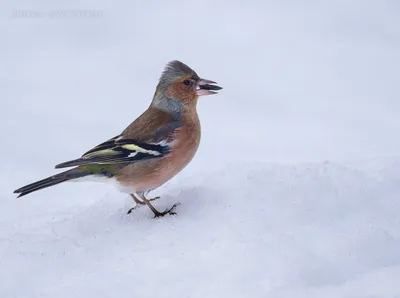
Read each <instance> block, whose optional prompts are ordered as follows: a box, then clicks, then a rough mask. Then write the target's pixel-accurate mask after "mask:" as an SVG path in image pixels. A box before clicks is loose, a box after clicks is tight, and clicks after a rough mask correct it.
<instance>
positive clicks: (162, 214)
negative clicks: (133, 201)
mask: <svg viewBox="0 0 400 298" xmlns="http://www.w3.org/2000/svg"><path fill="white" fill-rule="evenodd" d="M138 196H139V197H140V198H141V199H142V200H143V202H144V203H145V204H146V205H147V206H148V207H149V208H150V210H151V211H153V213H154V217H162V216H164V215H166V214H170V215H175V214H176V212H174V209H175V208H176V207H177V206H178V205H179V203H177V204H174V205H173V206H172V207H171V208H169V209H166V210H165V211H164V212H160V211H158V210H157V209H156V208H154V206H153V205H151V204H150V201H151V200H148V199H146V198H145V196H144V193H138ZM155 199H156V198H155Z"/></svg>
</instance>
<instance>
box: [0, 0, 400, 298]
mask: <svg viewBox="0 0 400 298" xmlns="http://www.w3.org/2000/svg"><path fill="white" fill-rule="evenodd" d="M55 9H57V10H63V9H64V10H71V9H72V10H80V9H86V10H88V9H89V10H90V9H91V10H99V11H100V12H101V15H100V16H99V17H97V18H65V17H49V16H47V17H46V12H50V11H52V10H55ZM15 10H32V11H39V12H42V13H43V14H42V16H41V17H36V18H35V17H25V18H16V17H13V11H15ZM0 18H1V19H0V21H1V26H0V34H1V38H2V40H1V42H2V46H1V55H0V59H1V61H0V62H1V63H0V64H1V68H0V98H1V100H0V119H1V120H0V121H1V130H0V133H1V135H0V137H1V139H2V140H3V143H2V144H3V146H1V148H0V153H1V154H2V156H3V160H2V171H1V173H0V175H1V176H0V178H1V181H2V183H0V194H1V196H0V297H6V298H8V297H18V298H19V297H40V298H42V297H99V298H101V297H113V298H115V297H118V298H124V297H189V298H191V297H257V298H258V297H277V298H281V297H282V298H286V297H290V298H293V297H318V298H319V297H328V298H329V297H332V298H333V297H334V298H337V297H349V298H357V297H400V283H399V281H400V216H399V210H400V153H399V152H400V138H399V137H398V135H399V131H400V117H399V113H400V101H399V97H400V91H399V88H398V77H399V76H398V72H399V69H400V55H399V53H400V4H399V2H398V1H344V0H341V1H330V2H328V1H300V2H298V1H297V2H295V1H288V0H282V1H247V2H246V4H244V2H240V1H230V2H229V3H228V2H226V1H222V0H221V1H211V0H204V1H201V2H198V1H197V2H178V1H163V2H161V1H159V2H156V1H147V2H144V1H141V2H139V1H130V2H129V1H124V2H119V4H116V3H115V2H112V1H105V0H101V1H94V0H92V1H90V0H89V1H76V0H71V1H69V2H65V3H56V2H54V1H49V0H46V1H40V0H37V1H35V2H34V3H32V2H28V1H26V0H20V1H3V2H2V3H1V10H0ZM173 59H179V60H182V61H183V62H185V63H187V64H188V65H190V66H192V67H193V68H194V69H195V70H196V71H197V72H198V73H199V75H201V76H203V77H204V78H207V79H212V80H215V81H217V82H218V83H219V84H220V85H221V86H223V87H224V89H223V90H222V91H221V92H220V94H219V95H215V96H209V97H204V98H201V100H200V102H199V114H200V118H201V121H202V128H203V135H202V142H201V146H200V150H199V152H198V154H197V155H196V157H195V159H194V160H193V162H192V163H191V164H190V165H189V166H188V167H187V168H186V169H185V170H184V171H183V172H182V173H181V174H180V175H178V176H177V177H176V178H174V179H173V180H171V181H170V182H169V183H167V184H166V185H164V186H162V187H160V188H159V189H158V190H156V191H155V192H154V196H156V195H161V196H162V197H163V199H162V200H159V201H157V202H155V205H156V207H157V208H159V209H160V210H161V209H163V208H166V207H169V206H171V205H172V204H173V203H175V202H181V203H182V204H181V205H180V206H179V207H178V208H177V212H178V215H177V216H168V217H164V218H160V219H153V218H152V215H151V212H150V211H149V210H148V209H146V208H140V209H138V210H136V211H135V212H134V213H132V214H130V215H127V214H126V212H127V210H128V209H129V208H131V207H132V205H133V202H132V200H131V198H130V197H129V196H127V195H125V194H123V193H119V192H117V191H116V190H115V189H114V188H112V187H111V186H109V185H102V184H94V183H86V184H85V183H69V184H62V185H59V186H56V187H53V188H49V189H46V190H43V191H40V192H37V193H33V194H31V195H29V196H27V197H24V198H23V199H21V200H15V195H13V194H12V191H13V190H14V189H16V188H18V187H20V186H23V185H24V184H26V183H29V182H33V181H34V180H35V179H40V178H43V177H46V176H48V175H51V174H53V173H56V172H57V171H56V170H54V169H53V167H54V165H55V164H57V163H59V162H62V161H65V160H69V159H72V158H75V157H78V156H80V155H81V154H82V153H83V152H85V151H86V150H88V149H90V148H91V147H93V146H95V145H97V144H98V143H100V142H102V141H104V140H105V139H107V138H110V137H113V136H115V135H116V134H117V133H118V132H120V131H121V130H122V129H123V128H125V126H126V125H128V124H129V123H130V122H131V121H132V120H133V119H134V118H136V117H137V116H138V115H139V114H140V113H141V112H142V111H143V110H144V109H145V108H146V107H147V105H148V104H149V101H150V99H151V96H152V95H153V92H154V87H155V85H156V82H157V79H158V76H159V75H160V73H161V70H162V68H163V67H164V65H165V63H166V62H168V61H170V60H173Z"/></svg>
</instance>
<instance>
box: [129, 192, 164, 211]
mask: <svg viewBox="0 0 400 298" xmlns="http://www.w3.org/2000/svg"><path fill="white" fill-rule="evenodd" d="M130 196H131V197H132V199H133V200H134V201H135V203H136V205H135V206H134V207H132V208H131V209H129V210H128V213H127V214H130V213H131V212H132V211H133V210H135V209H137V208H139V207H140V206H143V205H146V203H145V202H143V201H141V200H139V199H138V198H137V197H136V196H135V194H130ZM159 198H160V197H155V198H152V199H150V200H149V201H155V200H158V199H159Z"/></svg>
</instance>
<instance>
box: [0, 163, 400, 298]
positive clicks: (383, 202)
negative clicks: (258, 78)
mask: <svg viewBox="0 0 400 298" xmlns="http://www.w3.org/2000/svg"><path fill="white" fill-rule="evenodd" d="M378 165H379V166H378ZM398 165H399V163H398V162H396V161H391V162H386V161H385V162H383V161H382V162H381V163H379V162H377V161H374V162H373V163H371V164H363V165H341V164H335V163H329V162H326V163H310V164H297V165H284V164H271V163H244V164H230V165H227V166H226V167H224V168H220V169H215V170H213V171H212V172H211V173H210V172H206V171H205V170H204V171H203V172H201V171H200V172H199V171H198V172H196V175H194V176H184V175H183V176H178V177H177V178H175V179H174V180H173V181H171V182H170V183H168V184H167V185H165V186H164V187H162V188H161V189H160V190H158V191H157V192H156V193H155V195H158V194H160V195H163V199H162V200H159V201H157V202H155V205H156V207H157V208H159V209H160V210H161V209H163V208H166V207H168V206H170V205H171V204H173V203H175V202H177V201H179V202H181V203H182V205H180V206H179V207H178V208H177V212H178V215H177V216H167V217H164V218H160V219H152V214H151V212H150V211H149V210H148V209H146V208H140V209H138V210H136V211H135V212H134V213H132V214H130V215H127V214H126V211H127V210H128V209H129V208H130V207H131V206H132V202H131V200H130V198H129V197H128V196H126V195H123V194H119V193H118V192H116V191H114V190H111V189H108V188H107V187H106V186H99V185H97V184H93V185H92V184H80V185H79V186H76V184H66V185H62V186H58V187H54V188H52V189H49V190H44V191H42V192H40V193H38V194H34V195H32V196H31V197H30V198H27V199H24V200H18V201H14V200H12V199H11V198H10V197H11V196H10V197H9V198H7V200H4V201H2V202H1V203H2V208H1V211H0V213H1V222H0V224H1V225H0V235H1V238H0V256H1V257H0V280H1V281H2V282H1V286H0V296H1V297H41V298H43V297H120V298H122V297H332V298H333V297H335V298H336V297H349V298H350V297H351V298H355V297H367V296H368V297H378V296H379V297H396V296H397V297H398V295H400V287H399V286H398V281H399V280H400V249H399V247H400V219H399V216H398V212H399V210H400V183H399V182H400V181H399V178H398V177H400V175H399V174H400V171H399V169H400V167H399V166H398ZM192 174H193V172H192ZM81 185H82V186H81ZM79 188H80V189H79Z"/></svg>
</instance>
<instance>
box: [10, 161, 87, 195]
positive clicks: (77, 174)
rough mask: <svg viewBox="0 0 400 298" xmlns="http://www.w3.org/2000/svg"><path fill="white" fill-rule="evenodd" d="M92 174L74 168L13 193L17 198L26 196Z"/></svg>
mask: <svg viewBox="0 0 400 298" xmlns="http://www.w3.org/2000/svg"><path fill="white" fill-rule="evenodd" d="M91 174H93V172H92V171H88V170H85V169H82V168H79V167H78V168H74V169H71V170H68V171H65V172H62V173H60V174H56V175H54V176H51V177H48V178H46V179H43V180H39V181H37V182H34V183H31V184H28V185H26V186H24V187H21V188H19V189H17V190H15V191H14V193H18V194H19V195H18V198H20V197H22V196H24V195H27V194H29V193H31V192H34V191H37V190H39V189H42V188H46V187H50V186H53V185H56V184H59V183H62V182H65V181H68V180H72V179H77V178H82V177H85V176H87V175H91Z"/></svg>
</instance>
